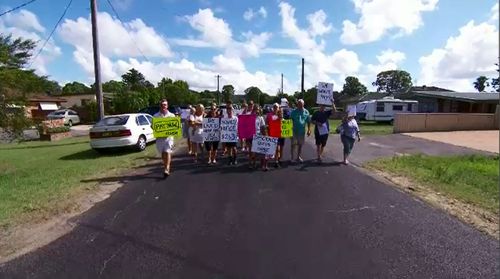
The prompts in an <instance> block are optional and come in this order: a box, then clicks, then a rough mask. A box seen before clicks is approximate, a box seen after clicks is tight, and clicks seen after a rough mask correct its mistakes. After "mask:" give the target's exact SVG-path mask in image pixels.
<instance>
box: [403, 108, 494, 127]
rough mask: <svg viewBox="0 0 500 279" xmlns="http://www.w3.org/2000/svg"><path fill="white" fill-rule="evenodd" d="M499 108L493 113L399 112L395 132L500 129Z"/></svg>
mask: <svg viewBox="0 0 500 279" xmlns="http://www.w3.org/2000/svg"><path fill="white" fill-rule="evenodd" d="M498 116H499V115H498V109H497V113H496V114H492V113H398V114H396V115H395V118H394V133H407V132H435V131H467V130H496V129H498Z"/></svg>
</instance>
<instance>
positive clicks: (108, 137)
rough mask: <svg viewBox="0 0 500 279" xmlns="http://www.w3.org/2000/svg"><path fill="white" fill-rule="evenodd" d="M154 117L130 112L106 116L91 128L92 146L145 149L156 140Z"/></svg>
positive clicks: (98, 149) (98, 148)
mask: <svg viewBox="0 0 500 279" xmlns="http://www.w3.org/2000/svg"><path fill="white" fill-rule="evenodd" d="M152 122H153V117H152V116H151V115H149V114H146V113H130V114H121V115H110V116H106V117H104V118H103V119H102V120H101V121H99V122H97V123H96V124H95V125H94V126H93V127H92V128H90V133H89V135H90V147H92V148H93V149H94V150H96V151H102V150H103V149H105V148H113V147H126V146H131V147H135V148H136V149H137V150H138V151H143V150H144V149H146V146H147V144H148V143H149V142H152V141H155V140H156V139H155V137H154V135H153V129H152V128H151V123H152Z"/></svg>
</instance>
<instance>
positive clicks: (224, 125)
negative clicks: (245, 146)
mask: <svg viewBox="0 0 500 279" xmlns="http://www.w3.org/2000/svg"><path fill="white" fill-rule="evenodd" d="M220 131H221V132H220V141H221V142H238V118H236V117H235V118H221V120H220Z"/></svg>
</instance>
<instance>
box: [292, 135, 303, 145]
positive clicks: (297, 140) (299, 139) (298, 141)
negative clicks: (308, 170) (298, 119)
mask: <svg viewBox="0 0 500 279" xmlns="http://www.w3.org/2000/svg"><path fill="white" fill-rule="evenodd" d="M305 140H306V135H297V134H294V135H293V137H292V145H303V144H304V142H305Z"/></svg>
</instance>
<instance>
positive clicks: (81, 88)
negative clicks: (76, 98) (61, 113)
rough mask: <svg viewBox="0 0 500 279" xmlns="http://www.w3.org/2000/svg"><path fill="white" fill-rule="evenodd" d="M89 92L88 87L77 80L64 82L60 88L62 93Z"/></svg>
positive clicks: (76, 93)
mask: <svg viewBox="0 0 500 279" xmlns="http://www.w3.org/2000/svg"><path fill="white" fill-rule="evenodd" d="M89 92H91V90H90V87H88V86H87V85H85V84H83V83H80V82H77V81H74V82H71V83H66V84H65V85H64V87H63V88H62V94H63V95H78V94H88V93H89Z"/></svg>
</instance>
